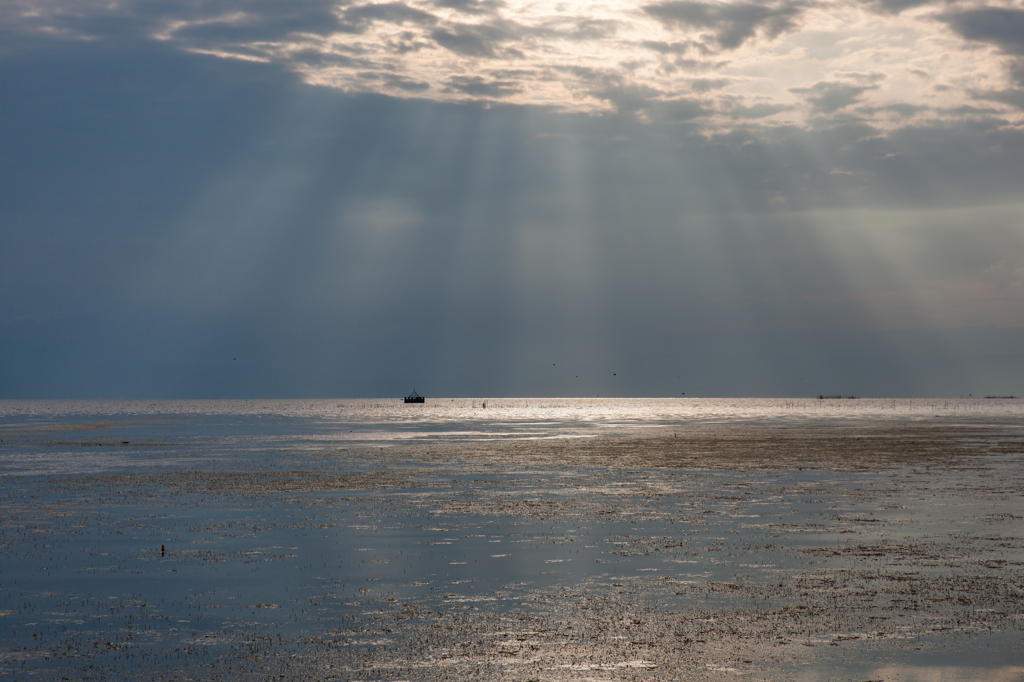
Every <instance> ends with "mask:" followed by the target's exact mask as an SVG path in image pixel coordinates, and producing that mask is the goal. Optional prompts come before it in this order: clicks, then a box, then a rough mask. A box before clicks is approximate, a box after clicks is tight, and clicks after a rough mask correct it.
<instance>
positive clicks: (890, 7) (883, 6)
mask: <svg viewBox="0 0 1024 682" xmlns="http://www.w3.org/2000/svg"><path fill="white" fill-rule="evenodd" d="M933 1H934V0H872V1H871V2H869V3H868V4H869V5H870V6H871V7H873V8H875V9H876V10H878V11H880V12H883V13H885V14H899V13H900V12H902V11H904V10H908V9H913V8H915V7H921V6H922V5H927V4H930V3H932V2H933Z"/></svg>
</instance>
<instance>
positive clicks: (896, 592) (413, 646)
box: [0, 418, 1024, 682]
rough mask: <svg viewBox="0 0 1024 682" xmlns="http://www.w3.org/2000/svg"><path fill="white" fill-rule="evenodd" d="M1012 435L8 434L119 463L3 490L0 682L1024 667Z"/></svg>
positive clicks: (1020, 524)
mask: <svg viewBox="0 0 1024 682" xmlns="http://www.w3.org/2000/svg"><path fill="white" fill-rule="evenodd" d="M1021 426H1022V425H1021V424H1019V423H1018V422H1016V421H1014V420H1004V421H999V420H993V419H985V420H973V421H972V420H971V419H969V418H962V419H957V420H956V421H953V420H950V419H935V420H921V419H918V420H914V421H905V422H900V421H888V422H885V423H880V422H876V421H870V420H864V421H856V420H847V421H845V422H844V423H842V424H834V423H832V424H810V423H808V424H797V425H790V426H770V427H768V426H764V425H758V426H747V425H743V424H722V425H704V426H699V427H696V428H686V429H675V430H673V429H664V428H662V429H657V430H644V431H642V432H638V434H637V435H636V436H635V437H616V438H580V439H571V440H534V441H531V440H510V441H502V440H501V439H493V440H488V441H486V442H478V443H473V444H471V445H466V444H447V445H446V444H442V443H435V444H415V445H408V446H401V445H396V446H392V447H384V448H381V447H377V446H376V445H375V444H372V445H371V444H369V443H362V444H360V443H352V442H346V443H335V444H331V443H329V442H324V441H323V440H318V441H316V442H310V443H309V444H307V445H305V446H303V447H301V448H294V447H290V448H282V447H280V446H279V444H275V443H273V442H270V443H266V444H264V446H263V447H261V448H249V449H246V450H245V454H244V455H239V454H238V453H234V454H232V456H230V457H226V456H223V455H218V454H216V453H213V454H211V453H208V452H205V451H201V450H199V451H197V450H196V449H195V448H191V449H190V447H189V446H188V444H187V443H185V442H176V441H175V440H174V438H158V437H149V438H148V439H138V438H137V433H136V432H135V431H132V429H131V428H130V427H129V426H125V425H122V424H118V423H112V422H105V423H96V424H85V423H68V424H63V425H50V426H46V427H45V428H43V427H40V428H33V429H20V430H17V429H5V430H3V434H2V438H3V441H4V443H3V448H4V450H0V453H2V452H4V451H6V452H15V451H16V450H17V449H18V448H21V450H22V451H24V450H32V451H33V452H37V451H38V452H39V453H42V454H41V456H42V455H45V453H46V452H47V449H48V448H50V449H53V451H54V452H57V451H59V452H61V453H63V455H62V456H66V457H72V456H73V455H74V453H75V452H76V451H86V450H89V451H90V452H93V451H101V452H102V454H104V456H109V457H128V460H127V461H128V463H127V464H125V465H124V466H121V467H120V468H119V469H118V470H117V471H116V472H101V473H98V474H88V473H74V474H63V475H62V474H53V473H50V474H46V475H24V474H18V475H8V476H5V477H4V478H3V481H4V483H3V516H2V523H0V565H2V566H3V569H2V572H0V615H2V616H3V622H4V635H3V637H2V638H0V679H12V680H32V679H45V680H59V679H64V678H68V679H140V680H141V679H154V680H157V679H159V680H165V679H166V680H170V679H211V680H212V679H220V680H235V679H238V680H242V679H275V680H281V679H285V680H300V679H301V680H307V679H322V680H330V679H336V680H463V679H480V680H492V679H493V680H524V681H525V680H633V679H637V680H640V679H657V680H677V679H686V680H725V679H728V680H734V679H743V680H761V679H764V680H781V679H798V680H857V681H861V682H862V681H864V680H886V681H887V682H888V681H890V680H901V681H903V680H1006V681H1016V680H1024V647H1022V646H1021V642H1022V641H1024V495H1022V492H1024V434H1022V429H1021ZM69 453H70V454H69ZM126 453H127V454H126ZM133 457H135V458H136V459H132V458H133ZM161 547H163V548H164V549H163V551H161Z"/></svg>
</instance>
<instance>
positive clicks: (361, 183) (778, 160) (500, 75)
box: [0, 0, 1024, 399]
mask: <svg viewBox="0 0 1024 682" xmlns="http://www.w3.org/2000/svg"><path fill="white" fill-rule="evenodd" d="M1022 189H1024V2H1021V1H1020V0H1017V1H1009V2H1008V1H1002V0H988V1H985V0H980V1H978V0H965V1H961V0H869V1H861V0H781V1H777V2H748V1H745V0H738V1H733V2H702V1H698V0H666V1H646V0H634V1H621V2H619V1H614V2H569V1H566V2H557V1H552V2H548V1H543V0H541V1H536V2H535V1H529V0H408V1H407V2H363V1H361V0H359V1H351V2H350V1H347V0H294V1H292V2H269V1H268V0H205V1H202V2H196V1H195V0H187V1H186V0H158V1H154V0H146V1H144V2H143V1H141V0H114V1H113V2H111V1H110V0H104V1H103V2H99V1H94V0H79V1H76V2H74V3H71V2H66V1H64V2H55V1H53V0H2V2H0V291H2V297H0V398H12V399H15V398H362V397H397V396H400V395H404V394H406V393H408V392H410V391H411V390H412V389H414V388H415V389H416V390H417V391H418V392H420V393H421V394H424V395H426V396H428V397H433V396H452V397H456V396H465V397H470V396H479V397H500V396H521V397H531V396H533V397H545V396H566V397H572V396H598V395H600V396H606V397H617V396H666V397H670V396H682V395H683V394H685V395H686V396H687V397H701V396H737V397H742V396H752V397H753V396H757V397H762V396H765V397H770V396H776V397H813V396H817V395H819V394H828V395H831V394H841V395H858V396H864V397H868V396H886V397H942V396H948V397H959V396H967V395H973V396H985V395H1010V394H1014V395H1024V191H1022Z"/></svg>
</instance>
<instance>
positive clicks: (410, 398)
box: [405, 389, 427, 403]
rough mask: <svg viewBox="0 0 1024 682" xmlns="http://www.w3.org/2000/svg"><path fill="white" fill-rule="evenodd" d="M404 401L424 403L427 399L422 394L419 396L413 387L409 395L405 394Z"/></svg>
mask: <svg viewBox="0 0 1024 682" xmlns="http://www.w3.org/2000/svg"><path fill="white" fill-rule="evenodd" d="M405 402H407V403H425V402H427V399H426V398H424V397H423V396H421V395H420V394H419V393H417V392H416V389H413V391H412V393H410V394H409V395H407V396H405Z"/></svg>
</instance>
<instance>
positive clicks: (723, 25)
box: [643, 0, 803, 50]
mask: <svg viewBox="0 0 1024 682" xmlns="http://www.w3.org/2000/svg"><path fill="white" fill-rule="evenodd" d="M643 9H644V11H645V12H647V13H648V14H649V15H651V16H652V17H654V18H656V19H657V20H658V21H660V22H662V23H663V24H665V25H666V26H668V27H676V26H682V27H686V28H701V29H710V30H711V31H712V33H713V34H714V39H715V40H716V41H717V42H718V44H719V45H720V46H721V47H722V48H724V49H726V50H733V49H736V48H737V47H739V46H740V45H742V44H743V43H744V42H746V41H747V40H749V39H751V38H753V37H754V36H755V35H756V34H757V33H759V32H760V33H762V34H763V35H764V36H765V37H767V38H775V37H777V36H779V35H781V34H782V33H784V32H786V31H790V30H793V29H794V28H796V25H797V19H798V18H799V17H800V15H801V13H802V12H803V7H802V5H800V4H798V3H794V2H782V3H779V4H776V5H764V4H755V3H746V2H734V3H724V2H723V3H708V2H694V1H692V0H675V1H670V2H662V3H658V4H654V5H646V6H645V7H644V8H643Z"/></svg>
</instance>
